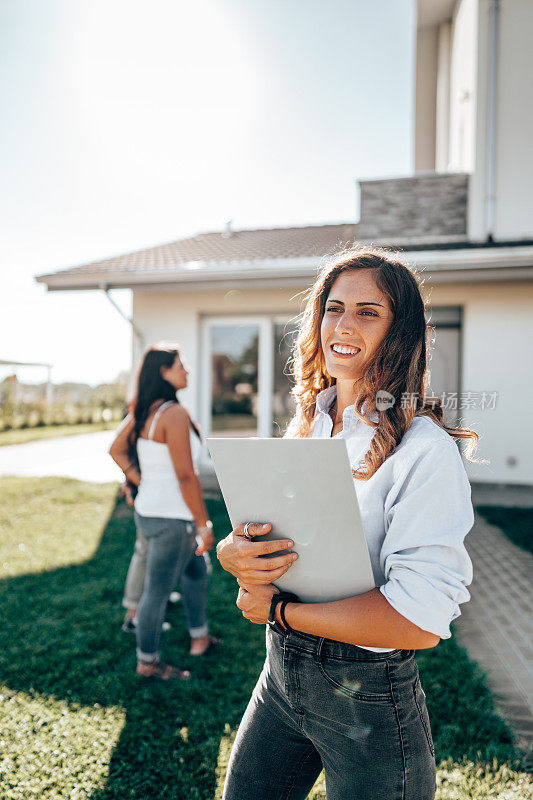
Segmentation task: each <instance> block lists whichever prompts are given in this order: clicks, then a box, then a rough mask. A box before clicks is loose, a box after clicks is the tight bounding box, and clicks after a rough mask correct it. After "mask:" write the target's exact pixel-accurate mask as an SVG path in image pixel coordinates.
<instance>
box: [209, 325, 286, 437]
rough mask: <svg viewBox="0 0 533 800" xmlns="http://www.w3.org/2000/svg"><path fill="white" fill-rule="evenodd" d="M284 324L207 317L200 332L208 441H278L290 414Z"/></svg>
mask: <svg viewBox="0 0 533 800" xmlns="http://www.w3.org/2000/svg"><path fill="white" fill-rule="evenodd" d="M294 330H295V327H294V324H292V325H291V323H289V322H288V321H287V320H286V319H285V318H280V317H272V316H261V317H245V316H242V317H210V318H207V319H205V320H204V324H203V331H202V353H203V368H202V387H201V397H202V413H201V422H202V429H203V430H204V431H205V432H206V435H209V436H227V437H230V436H231V437H235V436H262V437H264V436H282V435H283V433H284V431H285V428H286V424H287V422H288V421H289V419H290V418H291V417H292V414H293V410H292V409H293V402H292V398H291V397H290V394H289V392H290V388H291V385H292V383H291V381H290V379H289V377H288V375H287V369H286V362H287V359H288V357H289V354H290V346H291V343H292V341H293V337H294Z"/></svg>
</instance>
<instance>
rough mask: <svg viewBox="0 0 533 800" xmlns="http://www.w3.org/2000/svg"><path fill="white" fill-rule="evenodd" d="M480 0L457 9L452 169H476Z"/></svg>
mask: <svg viewBox="0 0 533 800" xmlns="http://www.w3.org/2000/svg"><path fill="white" fill-rule="evenodd" d="M477 7H478V0H459V2H458V3H457V4H456V6H455V9H454V14H453V18H452V28H451V52H450V119H449V122H450V131H449V142H448V147H449V155H448V165H447V167H448V169H449V171H450V172H472V170H473V169H474V163H475V157H474V148H475V126H476V79H477V68H476V60H477Z"/></svg>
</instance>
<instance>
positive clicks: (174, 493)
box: [134, 403, 202, 520]
mask: <svg viewBox="0 0 533 800" xmlns="http://www.w3.org/2000/svg"><path fill="white" fill-rule="evenodd" d="M168 405H171V403H165V404H164V405H163V406H161V407H160V409H158V412H161V411H164V409H165V407H166V406H168ZM158 416H159V413H157V414H156V417H155V418H154V421H153V423H152V425H151V426H150V432H149V434H148V436H149V438H148V439H141V438H140V437H139V438H138V439H137V456H138V458H139V467H140V470H141V483H140V486H139V491H138V493H137V496H136V498H135V502H134V504H135V510H136V511H137V513H138V514H140V515H141V517H164V518H165V519H169V518H170V519H187V520H193V519H194V517H193V515H192V513H191V510H190V509H189V506H188V505H187V503H186V502H185V500H184V499H183V495H182V493H181V489H180V485H179V482H178V479H177V477H176V471H175V469H174V465H173V463H172V459H171V457H170V452H169V449H168V446H167V445H166V444H165V443H163V442H155V441H154V440H153V439H152V438H151V436H152V435H153V431H154V430H155V424H156V423H157V417H158ZM189 443H190V446H191V456H192V462H193V466H194V471H195V472H196V473H198V461H199V458H200V451H201V449H202V447H201V444H200V440H199V439H198V436H197V435H196V433H195V432H194V430H193V429H192V428H190V429H189Z"/></svg>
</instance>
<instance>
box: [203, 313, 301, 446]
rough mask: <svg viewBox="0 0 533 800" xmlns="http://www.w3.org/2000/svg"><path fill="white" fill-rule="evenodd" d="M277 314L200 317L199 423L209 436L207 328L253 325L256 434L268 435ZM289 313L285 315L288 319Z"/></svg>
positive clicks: (270, 433) (209, 400)
mask: <svg viewBox="0 0 533 800" xmlns="http://www.w3.org/2000/svg"><path fill="white" fill-rule="evenodd" d="M280 318H281V317H280V315H279V314H253V315H252V314H242V315H240V314H239V315H231V316H229V315H228V316H225V315H211V314H210V315H209V316H207V315H206V316H205V317H203V318H202V320H201V370H200V376H201V378H200V425H201V428H202V431H203V432H204V435H205V436H211V433H212V427H211V403H212V398H211V393H212V388H213V383H212V370H211V355H212V354H211V350H210V342H211V337H210V333H211V328H213V327H215V326H220V325H257V327H258V331H259V348H258V364H257V435H258V436H259V437H261V438H265V437H266V438H269V437H271V436H272V422H273V420H272V410H273V408H272V394H273V391H274V324H275V322H278V321H279V319H280ZM289 319H290V317H287V320H289Z"/></svg>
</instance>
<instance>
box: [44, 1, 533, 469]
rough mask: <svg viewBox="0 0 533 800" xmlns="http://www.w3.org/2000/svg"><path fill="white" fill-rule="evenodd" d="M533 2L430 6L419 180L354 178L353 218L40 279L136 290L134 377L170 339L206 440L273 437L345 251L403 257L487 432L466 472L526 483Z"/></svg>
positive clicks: (438, 354)
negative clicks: (335, 260) (364, 248)
mask: <svg viewBox="0 0 533 800" xmlns="http://www.w3.org/2000/svg"><path fill="white" fill-rule="evenodd" d="M532 33H533V4H531V3H530V2H529V0H514V2H513V3H501V4H500V3H499V2H498V0H419V3H418V32H417V55H416V75H415V76H414V81H415V86H416V91H415V97H416V102H415V107H414V110H413V113H414V125H413V127H414V131H415V135H414V142H413V153H414V158H413V162H414V167H415V169H414V173H413V174H412V175H410V176H407V177H393V178H390V177H389V178H379V179H376V180H364V181H360V196H361V208H360V220H359V222H355V221H353V222H344V223H340V224H326V225H312V226H307V227H287V228H276V229H258V230H231V228H228V229H227V230H225V231H222V232H212V233H202V234H198V235H196V236H191V237H190V238H186V239H181V240H179V241H177V242H172V243H169V244H166V245H161V246H158V247H152V248H148V249H146V250H142V251H139V252H135V253H128V254H125V255H122V256H118V257H116V258H109V259H105V260H103V261H98V262H95V263H91V264H85V265H83V266H79V267H73V268H71V269H67V270H63V271H61V272H57V273H53V274H49V275H41V276H39V277H38V278H37V280H38V281H41V282H43V283H45V284H46V286H47V287H48V289H49V290H52V291H57V290H61V289H69V290H72V289H79V290H89V289H92V290H94V289H100V290H104V291H105V290H108V289H113V288H119V287H120V288H125V287H128V288H130V289H131V290H132V293H133V325H134V328H133V348H132V352H133V364H134V365H135V364H136V363H137V362H138V359H139V356H140V354H141V352H142V350H143V348H144V347H145V346H146V345H148V344H150V343H152V342H154V341H157V340H159V339H163V338H165V339H172V340H177V341H178V342H180V344H181V345H182V347H183V350H184V353H185V354H186V358H187V361H188V363H189V365H190V367H191V373H192V374H191V382H190V386H189V387H188V388H187V390H186V391H184V392H183V395H182V396H183V401H184V402H185V403H186V405H187V406H188V407H189V409H190V410H191V412H192V414H193V415H194V416H195V417H196V419H197V420H198V421H199V423H200V425H201V427H202V430H203V431H204V433H205V434H207V435H209V434H211V435H244V436H246V435H258V436H272V435H280V434H281V433H282V432H283V430H284V426H285V424H286V422H287V420H288V419H289V417H290V415H291V412H292V406H291V398H290V396H289V390H290V382H289V380H288V378H287V376H286V375H285V374H284V367H285V364H286V360H287V356H288V354H289V350H290V343H291V340H292V336H293V334H294V331H295V327H296V317H297V315H298V313H299V311H300V300H301V293H302V292H303V291H304V290H305V289H306V288H307V287H308V286H309V284H310V283H311V282H312V280H313V278H314V276H315V275H316V271H317V268H318V267H319V266H320V264H321V263H322V261H323V258H324V256H326V255H329V254H332V253H334V252H335V251H336V250H338V249H339V248H340V247H342V246H343V245H345V244H346V243H350V242H353V241H356V242H359V243H367V242H368V243H375V244H380V245H387V246H392V247H397V248H400V249H402V250H403V252H404V258H405V259H407V260H408V261H409V262H411V263H414V264H415V265H417V266H419V267H420V268H421V269H422V270H423V274H424V278H425V285H424V291H425V293H426V295H427V297H428V300H429V303H430V307H431V316H430V322H431V324H433V325H434V326H435V335H436V338H435V346H434V352H433V355H432V360H431V364H430V367H431V390H432V394H434V395H439V396H442V399H443V404H444V406H445V409H446V414H447V419H448V420H449V421H450V422H455V421H456V420H460V421H461V424H463V425H464V426H467V427H470V426H471V427H473V428H474V429H475V430H477V431H478V433H479V434H480V436H481V444H480V449H479V452H478V457H480V458H485V459H489V460H490V464H470V463H469V462H465V466H466V468H467V471H468V474H469V477H470V478H471V480H474V481H481V482H487V483H508V484H529V485H531V484H533V425H532V424H531V422H530V415H531V398H532V397H533V371H532V356H531V351H532V348H533V195H532V193H531V190H530V187H531V186H533V159H531V157H530V152H529V151H530V146H531V142H532V141H533V103H531V102H530V100H531V80H530V76H531V72H532V68H533V52H532V51H531V48H530V47H529V43H530V38H531V34H532Z"/></svg>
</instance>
